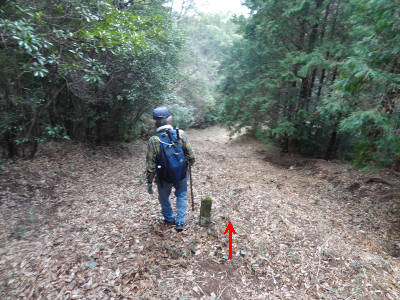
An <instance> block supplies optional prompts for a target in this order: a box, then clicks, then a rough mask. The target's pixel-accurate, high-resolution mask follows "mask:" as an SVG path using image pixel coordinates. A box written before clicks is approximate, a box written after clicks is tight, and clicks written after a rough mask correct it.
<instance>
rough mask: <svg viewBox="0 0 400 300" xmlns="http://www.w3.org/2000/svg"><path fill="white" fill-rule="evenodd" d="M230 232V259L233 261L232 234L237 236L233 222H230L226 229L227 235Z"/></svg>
mask: <svg viewBox="0 0 400 300" xmlns="http://www.w3.org/2000/svg"><path fill="white" fill-rule="evenodd" d="M228 232H229V259H232V234H236V231H235V228H233V225H232V223H231V222H229V224H228V226H227V227H226V229H225V233H224V234H227V233H228Z"/></svg>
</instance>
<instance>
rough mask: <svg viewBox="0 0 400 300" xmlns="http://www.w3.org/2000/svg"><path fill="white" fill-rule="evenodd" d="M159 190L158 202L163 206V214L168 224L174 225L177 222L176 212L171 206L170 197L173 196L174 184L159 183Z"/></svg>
mask: <svg viewBox="0 0 400 300" xmlns="http://www.w3.org/2000/svg"><path fill="white" fill-rule="evenodd" d="M157 189H158V201H159V202H160V204H161V212H162V214H163V216H164V220H165V221H166V222H168V223H172V222H174V220H175V215H174V211H173V210H172V206H171V199H170V198H169V195H170V194H171V189H172V184H171V183H166V182H162V183H160V182H157Z"/></svg>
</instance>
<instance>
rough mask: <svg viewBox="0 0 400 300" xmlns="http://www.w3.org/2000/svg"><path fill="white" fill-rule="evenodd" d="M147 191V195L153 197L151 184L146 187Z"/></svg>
mask: <svg viewBox="0 0 400 300" xmlns="http://www.w3.org/2000/svg"><path fill="white" fill-rule="evenodd" d="M147 191H148V192H149V194H150V195H153V193H154V192H153V185H152V184H149V185H148V186H147Z"/></svg>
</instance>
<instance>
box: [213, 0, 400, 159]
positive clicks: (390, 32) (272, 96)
mask: <svg viewBox="0 0 400 300" xmlns="http://www.w3.org/2000/svg"><path fill="white" fill-rule="evenodd" d="M246 5H247V6H248V7H249V8H250V9H251V12H252V13H251V15H250V17H249V18H247V19H245V18H243V17H242V18H238V19H236V23H237V24H238V25H239V26H240V33H241V34H242V35H243V39H241V40H238V41H237V42H235V43H234V45H233V46H232V48H231V49H230V55H229V58H227V59H226V61H225V63H224V65H223V70H222V74H223V76H224V78H223V82H222V84H221V86H220V90H221V92H222V94H223V96H222V100H223V106H224V107H223V111H222V114H221V120H222V122H223V123H224V124H225V125H227V126H228V127H229V128H231V129H232V130H233V131H239V130H241V129H242V128H245V129H247V130H248V131H250V132H251V133H253V134H255V135H257V136H258V137H259V138H260V139H262V140H265V141H275V142H278V143H279V144H280V145H281V147H282V150H283V151H296V152H300V153H305V154H311V155H314V156H324V157H327V158H330V157H333V156H346V155H347V154H351V156H352V158H353V159H354V161H355V162H356V163H357V164H359V165H363V166H365V165H373V166H374V165H384V166H389V165H396V164H397V165H399V161H400V139H399V136H400V132H399V131H400V117H399V110H400V106H399V83H400V77H399V75H400V74H399V73H400V5H399V3H398V1H390V0H381V1H373V0H370V1H362V0H351V1H345V2H344V1H340V0H294V1H293V0H279V1H278V0H265V1H255V0H248V1H246Z"/></svg>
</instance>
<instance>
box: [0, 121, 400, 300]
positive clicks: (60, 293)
mask: <svg viewBox="0 0 400 300" xmlns="http://www.w3.org/2000/svg"><path fill="white" fill-rule="evenodd" d="M188 135H189V138H190V140H191V143H192V145H193V148H194V150H195V152H196V154H197V162H196V165H195V167H194V168H193V176H194V194H195V202H196V211H195V212H194V213H193V212H191V210H190V207H191V204H190V201H191V199H190V197H189V203H188V212H189V213H188V216H187V219H188V222H187V225H186V230H185V231H184V232H182V233H176V232H175V230H174V228H173V227H170V226H166V225H164V224H162V219H161V214H160V212H159V211H160V208H159V204H158V201H157V198H156V194H157V193H155V195H153V196H150V195H148V194H147V192H146V186H145V184H143V182H142V180H141V178H143V177H144V173H143V170H144V158H145V151H146V142H144V141H140V142H136V143H132V144H129V145H125V146H123V145H116V146H113V147H99V148H95V149H93V148H88V147H84V146H77V145H69V144H63V145H56V146H51V145H49V147H48V148H47V149H42V150H41V151H40V152H39V154H38V157H37V158H36V159H35V160H34V161H32V162H27V161H26V162H24V161H18V162H15V163H13V164H8V165H6V170H5V171H3V172H1V173H0V187H1V189H0V199H1V200H0V201H1V202H0V213H1V221H0V296H2V297H6V298H8V297H10V298H15V297H17V296H20V297H26V298H48V299H56V298H59V299H70V298H71V299H83V298H85V299H86V298H87V299H106V298H121V297H122V298H124V297H126V298H140V299H143V298H144V299H149V298H152V299H154V298H165V299H178V298H185V299H191V298H204V299H210V297H211V299H234V298H236V299H268V298H270V299H299V298H302V299H310V298H311V299H319V298H328V299H400V286H399V282H400V258H399V256H400V234H399V230H400V228H399V227H400V226H399V223H398V220H399V211H400V210H399V202H398V201H397V202H396V201H385V202H380V201H378V200H377V198H376V196H377V195H378V194H381V193H384V192H385V191H386V190H387V187H386V185H385V184H382V183H366V182H367V179H368V178H369V176H371V174H366V173H362V172H360V171H357V170H353V169H351V168H350V167H349V166H348V165H346V164H342V163H332V162H326V161H323V160H317V159H305V158H301V157H298V156H289V155H280V154H279V153H278V152H276V151H275V150H274V149H269V150H263V149H262V147H261V145H260V143H258V142H256V141H254V140H252V139H249V138H246V137H243V136H239V137H235V138H232V139H230V138H229V136H228V134H227V132H226V131H225V130H223V129H221V128H217V127H215V128H211V129H206V130H189V131H188ZM384 175H385V174H383V175H382V176H384ZM375 176H376V175H375ZM205 194H210V195H211V197H212V198H213V208H212V211H213V222H214V226H212V227H211V228H202V227H199V226H198V224H197V218H198V212H199V205H200V199H201V196H202V195H205ZM228 221H231V222H232V224H233V226H234V227H235V230H236V232H237V235H234V243H233V259H232V260H230V261H229V260H227V259H226V256H227V254H228V253H227V252H228V237H227V236H226V235H224V234H223V233H224V230H225V228H226V225H227V223H228Z"/></svg>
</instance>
